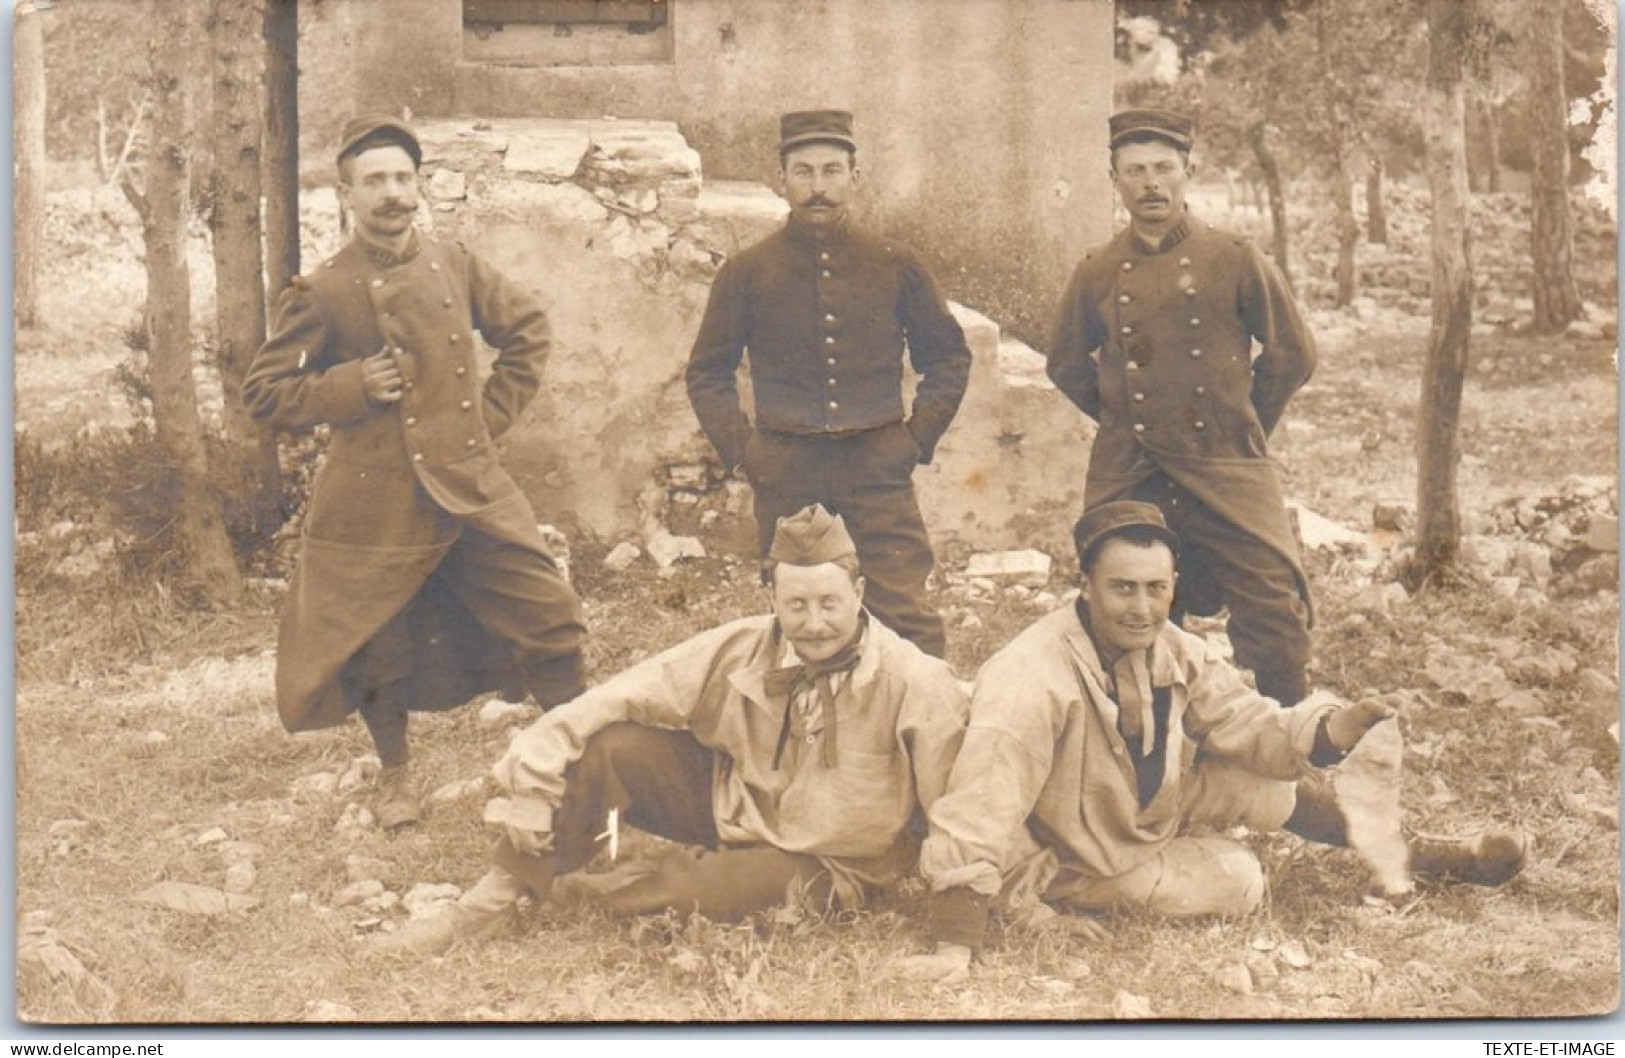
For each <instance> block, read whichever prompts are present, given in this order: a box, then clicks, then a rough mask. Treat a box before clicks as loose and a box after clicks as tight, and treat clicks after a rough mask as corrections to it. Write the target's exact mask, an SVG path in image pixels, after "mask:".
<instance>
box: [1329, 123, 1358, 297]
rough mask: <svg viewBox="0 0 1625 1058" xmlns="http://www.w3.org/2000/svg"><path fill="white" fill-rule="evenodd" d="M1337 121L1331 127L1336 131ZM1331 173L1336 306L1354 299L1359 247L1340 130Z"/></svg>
mask: <svg viewBox="0 0 1625 1058" xmlns="http://www.w3.org/2000/svg"><path fill="white" fill-rule="evenodd" d="M1341 124H1342V123H1341V122H1339V121H1336V120H1334V121H1333V125H1334V126H1338V127H1339V128H1340V126H1341ZM1332 140H1333V147H1332V150H1333V154H1334V156H1335V157H1334V160H1333V164H1334V165H1335V167H1336V168H1335V171H1334V175H1333V178H1332V189H1333V195H1334V196H1335V197H1336V199H1337V268H1336V278H1337V307H1338V308H1343V307H1344V306H1346V305H1348V304H1349V303H1350V302H1351V301H1353V300H1354V293H1355V283H1356V280H1357V276H1356V263H1355V256H1354V255H1355V249H1356V248H1357V247H1358V246H1359V244H1360V222H1359V221H1357V220H1355V219H1354V175H1353V174H1352V173H1351V172H1349V167H1350V164H1351V162H1350V159H1349V150H1348V143H1347V141H1346V140H1345V139H1344V135H1343V133H1342V132H1341V131H1337V132H1334V133H1333V134H1332Z"/></svg>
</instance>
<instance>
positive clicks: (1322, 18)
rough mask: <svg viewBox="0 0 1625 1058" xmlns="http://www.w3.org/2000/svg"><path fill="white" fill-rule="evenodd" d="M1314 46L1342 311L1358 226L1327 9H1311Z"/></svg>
mask: <svg viewBox="0 0 1625 1058" xmlns="http://www.w3.org/2000/svg"><path fill="white" fill-rule="evenodd" d="M1313 11H1314V19H1315V42H1316V47H1317V48H1318V51H1319V55H1320V61H1321V69H1322V76H1321V78H1320V84H1321V85H1322V90H1323V92H1324V96H1323V99H1324V102H1325V104H1326V111H1327V113H1328V115H1329V117H1330V120H1329V121H1328V122H1327V123H1326V124H1327V127H1326V132H1327V136H1328V138H1329V140H1330V147H1331V155H1332V157H1331V162H1332V199H1333V201H1334V203H1335V205H1336V207H1337V265H1336V268H1335V269H1334V278H1335V279H1336V282H1337V295H1336V302H1335V304H1336V306H1337V307H1338V308H1344V307H1346V306H1347V305H1348V304H1349V303H1350V302H1351V301H1353V300H1354V286H1355V280H1356V275H1355V260H1354V255H1355V250H1356V248H1357V247H1358V246H1359V244H1360V223H1359V221H1357V220H1355V219H1354V174H1353V173H1352V172H1351V167H1352V166H1353V159H1352V158H1351V157H1350V154H1351V153H1352V152H1351V146H1352V145H1351V143H1350V131H1351V130H1350V128H1349V126H1350V117H1349V107H1348V106H1347V105H1346V102H1345V100H1344V96H1343V88H1342V78H1341V76H1340V73H1341V69H1342V66H1343V62H1342V57H1341V56H1340V55H1339V54H1338V52H1337V43H1336V41H1334V40H1333V39H1332V38H1333V36H1334V35H1335V34H1336V30H1335V28H1334V27H1332V26H1330V25H1328V24H1327V23H1328V13H1327V5H1325V4H1317V5H1316V6H1315V7H1314V8H1313Z"/></svg>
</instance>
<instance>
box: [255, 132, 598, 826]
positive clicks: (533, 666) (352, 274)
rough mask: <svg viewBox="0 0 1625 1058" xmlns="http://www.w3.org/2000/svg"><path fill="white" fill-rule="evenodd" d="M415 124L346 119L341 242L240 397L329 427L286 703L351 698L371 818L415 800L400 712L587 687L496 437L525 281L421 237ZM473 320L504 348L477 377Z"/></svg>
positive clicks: (520, 384)
mask: <svg viewBox="0 0 1625 1058" xmlns="http://www.w3.org/2000/svg"><path fill="white" fill-rule="evenodd" d="M422 159H423V152H422V148H421V147H420V145H419V143H418V139H417V136H416V134H415V133H414V132H413V131H412V129H411V128H409V127H408V126H406V125H405V124H403V123H401V122H400V121H397V120H395V119H393V118H389V117H387V116H386V117H367V118H358V119H356V120H354V121H351V122H350V123H349V124H348V125H346V126H345V129H344V134H343V143H342V145H341V147H340V149H339V153H338V167H339V185H338V194H339V199H340V201H341V202H342V203H343V205H344V206H345V207H346V208H347V209H348V211H349V214H350V216H351V217H352V218H353V221H354V224H355V233H354V236H353V238H352V239H351V240H350V242H349V244H348V245H346V246H345V247H344V248H343V249H342V250H340V251H339V252H338V253H337V254H335V255H334V256H333V257H332V258H330V259H329V260H328V261H326V262H325V263H324V264H323V266H322V267H321V268H319V269H317V270H315V271H314V272H313V273H311V274H310V275H309V276H305V277H301V278H298V279H296V280H295V281H294V284H293V286H291V287H290V288H289V289H288V290H287V291H286V292H285V293H284V294H283V296H282V298H281V300H280V302H279V303H278V306H277V310H276V316H275V321H274V325H273V328H272V333H271V336H270V338H269V340H267V341H266V343H265V345H264V347H263V348H261V349H260V351H259V353H258V355H257V356H256V357H255V359H254V362H253V364H252V365H250V367H249V371H248V376H247V378H246V380H245V381H244V384H243V399H244V402H245V403H246V404H247V406H248V409H249V412H250V414H252V415H253V416H254V417H255V418H256V419H259V420H261V421H263V422H266V423H269V424H270V425H271V426H273V427H275V428H277V429H283V430H296V429H308V428H310V427H313V426H316V425H319V424H324V423H325V424H327V425H328V426H329V427H330V428H331V430H332V439H331V444H330V446H329V448H328V452H327V461H326V464H325V465H324V466H323V467H322V469H321V471H320V473H319V474H318V475H317V477H316V481H315V484H314V486H313V488H312V492H311V496H310V505H309V508H308V511H307V513H306V517H305V526H304V535H303V539H302V541H301V554H300V560H299V568H298V570H297V571H296V572H295V574H294V576H293V579H292V582H291V583H290V585H289V590H288V600H287V603H286V606H285V609H284V611H283V615H282V626H281V630H280V632H279V635H278V641H277V675H276V686H277V706H278V711H279V712H280V713H281V716H282V721H283V723H284V725H286V726H287V727H288V729H289V730H291V731H305V730H310V729H313V728H321V727H326V726H330V725H333V724H338V723H341V722H343V720H344V719H345V717H346V716H348V714H349V713H350V712H352V711H357V710H359V711H360V713H361V717H362V719H363V720H364V721H365V722H366V725H367V730H368V732H369V733H370V734H371V735H372V739H373V742H374V744H375V745H376V746H377V748H378V757H379V761H380V763H381V764H382V765H383V772H382V777H381V779H380V790H379V793H380V796H379V801H378V805H377V815H378V820H379V823H380V824H381V825H382V826H384V827H386V828H389V827H395V826H400V825H404V824H407V823H411V822H414V821H415V820H416V819H417V818H418V817H419V813H420V807H419V803H418V798H417V793H416V789H415V784H414V783H413V782H412V780H411V779H410V777H409V774H408V771H407V759H408V751H407V738H406V735H407V712H408V711H409V710H414V709H444V708H450V707H452V706H456V705H460V704H462V703H463V702H466V701H467V700H468V699H469V698H471V697H473V696H474V695H476V694H478V693H480V692H482V691H486V690H491V689H494V688H497V687H503V688H504V689H505V690H507V691H508V692H509V693H515V694H516V693H522V692H523V691H526V690H528V691H529V692H530V693H531V695H532V696H533V697H534V698H535V699H536V701H537V702H538V703H539V704H540V705H542V706H543V707H544V708H545V707H547V706H551V705H555V704H557V703H559V702H562V701H566V700H568V699H570V698H573V697H575V696H576V695H577V694H579V693H580V692H581V691H582V690H584V689H585V686H586V685H585V679H584V675H583V669H582V661H581V645H582V640H583V638H584V636H585V634H586V631H585V628H584V626H583V624H582V618H581V609H580V603H579V600H578V599H577V598H576V595H575V592H574V591H573V590H572V589H571V587H570V585H569V583H568V582H567V581H566V580H565V578H564V576H563V575H562V574H561V572H560V570H559V568H558V565H557V564H556V563H555V561H554V559H553V557H552V556H551V555H550V554H549V553H548V551H547V549H546V547H545V546H544V544H543V541H542V536H541V532H540V530H539V528H538V527H537V524H536V515H535V513H534V512H533V511H532V509H531V505H530V502H529V501H528V500H527V499H526V498H525V495H524V493H522V492H520V490H519V486H518V485H517V484H515V483H514V481H513V479H512V478H511V477H509V476H508V473H507V471H506V470H504V469H503V467H502V464H501V462H500V461H499V459H498V457H497V451H496V447H495V445H494V443H493V438H495V437H497V436H499V435H500V434H501V433H502V432H503V431H505V430H506V429H508V427H509V426H511V425H512V424H513V423H514V421H515V420H516V419H517V418H518V417H519V413H520V412H521V411H522V410H523V409H524V407H525V406H526V405H527V404H528V403H529V402H530V400H531V398H532V397H534V396H535V395H536V391H537V389H538V388H539V387H540V385H541V371H542V364H543V362H544V360H545V359H546V356H547V353H548V349H549V347H550V344H551V338H550V334H549V329H548V324H547V318H546V316H545V315H544V314H543V312H542V310H541V307H540V306H539V305H538V304H537V303H536V301H535V299H534V298H533V297H532V296H531V295H530V294H529V293H528V292H526V291H525V290H522V289H521V288H520V287H518V286H517V285H516V284H514V283H513V282H512V281H510V280H508V279H506V278H505V277H503V276H502V275H501V274H499V273H498V272H497V271H496V270H494V269H493V268H492V267H491V266H490V265H488V264H486V263H485V262H484V261H482V260H481V259H480V258H479V257H476V256H474V255H473V254H471V253H469V252H468V251H467V250H465V249H463V248H462V247H461V246H459V245H456V244H453V243H441V242H438V241H436V240H433V239H431V238H429V237H428V236H426V235H422V234H420V233H419V232H418V230H417V229H416V227H415V226H414V224H413V218H414V217H415V215H416V213H417V204H418V166H419V165H420V164H421V162H422ZM476 333H477V334H479V335H480V336H481V337H483V338H484V339H485V341H486V342H487V343H489V344H490V346H491V347H492V348H493V349H495V350H496V362H495V364H494V366H493V367H492V370H491V373H490V376H489V378H487V379H486V380H485V381H484V382H483V383H482V382H481V380H480V371H479V364H478V362H477V360H476V354H475V349H474V346H475V335H476Z"/></svg>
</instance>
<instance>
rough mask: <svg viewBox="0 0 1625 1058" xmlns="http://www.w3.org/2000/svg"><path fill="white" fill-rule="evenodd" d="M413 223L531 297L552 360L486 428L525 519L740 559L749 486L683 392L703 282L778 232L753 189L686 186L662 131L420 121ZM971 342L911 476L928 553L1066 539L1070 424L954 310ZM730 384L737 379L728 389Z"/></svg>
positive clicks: (1072, 467)
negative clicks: (702, 540) (455, 241)
mask: <svg viewBox="0 0 1625 1058" xmlns="http://www.w3.org/2000/svg"><path fill="white" fill-rule="evenodd" d="M419 129H420V132H421V134H422V137H423V141H424V150H425V157H424V168H423V173H424V181H425V191H426V205H425V213H424V216H423V218H422V219H423V222H424V223H425V224H426V225H427V226H428V227H430V228H431V229H432V230H434V231H435V232H436V233H437V234H440V235H444V236H448V237H454V238H460V239H464V240H465V241H466V242H467V243H468V244H469V245H470V246H471V247H473V248H476V249H477V250H478V251H479V252H481V253H482V254H484V255H485V256H486V257H488V258H489V259H490V260H492V261H493V262H494V263H495V264H497V265H498V266H499V267H501V268H503V269H504V270H506V271H508V272H509V273H510V274H512V275H514V276H515V277H516V278H518V279H519V281H520V282H522V283H523V284H525V285H526V286H527V287H529V288H531V289H532V290H534V291H535V292H536V293H537V295H538V296H539V297H540V298H541V300H542V301H543V303H544V305H545V306H546V308H547V310H548V313H549V316H550V319H551V320H552V323H553V330H554V339H555V351H554V354H553V357H552V359H551V361H550V363H549V365H548V368H547V373H546V383H545V386H544V389H543V391H542V394H541V396H540V397H539V398H538V399H537V401H536V402H535V404H534V405H533V406H532V408H531V409H530V410H528V411H527V413H526V415H525V416H524V418H523V419H522V420H521V422H520V424H519V425H518V426H516V427H515V429H514V430H513V431H512V432H511V433H510V434H509V435H508V436H506V437H505V438H504V439H503V446H504V449H505V458H506V460H507V462H508V465H509V466H510V467H511V468H512V469H513V471H514V473H515V476H516V477H517V478H518V479H519V481H520V483H521V484H522V485H523V486H524V487H525V489H526V491H527V492H528V493H529V494H530V495H531V496H532V498H533V499H534V500H535V502H536V505H537V508H538V511H539V512H540V513H541V515H542V516H543V517H544V518H546V519H548V520H550V521H553V522H555V523H556V524H559V525H560V526H562V527H563V528H565V529H566V530H567V531H569V532H570V533H571V534H572V535H575V536H578V537H584V538H588V539H592V540H595V541H598V542H600V543H602V544H604V545H606V546H607V545H609V544H613V543H616V542H619V541H621V540H626V539H633V538H638V537H641V538H642V539H643V541H644V542H645V543H647V541H648V539H649V537H650V536H651V534H653V533H654V532H656V531H658V530H659V529H661V528H668V527H669V528H672V529H675V530H676V531H678V532H693V531H698V530H699V529H701V528H704V529H706V530H707V531H708V533H709V536H708V537H707V539H710V540H711V541H713V543H714V544H720V545H721V546H725V547H730V548H733V549H737V550H748V549H749V547H750V546H752V541H753V539H754V536H753V532H752V530H751V529H750V522H749V504H748V493H747V492H746V491H744V487H743V485H742V483H738V482H729V481H726V480H725V479H724V474H723V470H722V468H721V467H720V466H719V465H718V464H717V461H716V457H715V454H714V453H713V452H712V450H711V448H710V446H709V444H708V443H707V442H706V440H705V438H704V436H703V435H702V434H701V433H700V431H699V425H698V422H697V421H696V420H695V418H694V413H693V410H692V409H691V407H690V406H689V403H688V397H687V391H686V389H685V387H684V384H683V368H684V365H685V364H686V362H687V357H688V351H689V348H690V346H691V345H692V343H693V339H694V334H695V332H696V331H697V330H698V327H699V320H700V316H701V314H702V312H703V310H704V306H705V300H706V297H707V294H708V291H709V285H710V280H711V278H712V277H713V276H714V274H715V271H716V268H717V267H718V265H719V264H720V263H721V262H722V261H723V260H725V259H726V258H727V256H728V255H730V254H732V253H734V252H736V251H737V250H738V249H740V248H741V247H743V246H746V245H749V244H750V243H752V242H754V241H756V240H757V239H759V238H761V237H762V236H764V235H766V234H767V233H768V232H770V231H772V230H775V229H776V228H778V227H779V226H780V225H781V224H782V223H783V218H784V213H785V205H784V203H783V201H782V200H781V199H780V198H779V197H778V196H777V195H775V194H773V193H772V192H771V191H769V190H768V189H767V188H765V187H762V186H760V185H756V184H749V183H742V182H735V181H720V182H719V181H709V180H705V179H703V178H702V172H701V164H700V158H699V155H698V153H697V152H695V150H694V149H693V148H692V147H691V146H690V145H689V144H688V143H687V141H686V140H685V139H684V138H683V137H682V135H681V134H680V133H679V131H678V130H677V127H676V126H675V125H673V124H671V123H669V122H653V121H570V120H541V119H511V120H489V121H463V120H450V121H426V122H420V125H419ZM955 312H956V314H957V315H958V316H959V318H960V320H961V322H962V323H963V324H964V326H965V328H966V332H967V335H968V337H969V339H970V343H971V346H972V350H973V353H974V362H973V369H972V377H971V384H970V389H969V392H968V393H967V396H966V399H965V403H964V405H963V407H962V409H961V411H960V414H959V416H958V417H957V419H956V420H955V422H954V424H953V426H952V427H951V428H950V430H949V431H948V433H947V434H946V436H945V437H944V438H943V440H942V443H941V445H940V446H939V448H938V453H937V458H936V461H935V463H934V464H933V465H932V466H930V467H926V468H922V469H921V471H920V472H919V474H918V477H917V481H918V482H919V485H920V491H921V503H922V506H923V507H924V508H925V512H926V519H927V523H928V524H929V525H930V526H931V528H932V531H933V535H934V536H935V537H936V539H937V542H938V544H939V545H948V544H951V543H953V542H956V541H957V542H959V543H962V544H964V545H966V546H968V547H976V548H1002V547H1025V546H1041V545H1046V544H1047V545H1050V546H1052V547H1060V548H1061V549H1062V553H1064V549H1065V547H1066V541H1067V536H1066V533H1067V530H1068V528H1069V527H1070V523H1071V518H1072V517H1075V514H1076V512H1077V510H1079V509H1080V504H1081V499H1082V492H1081V487H1082V481H1083V471H1084V465H1085V460H1086V456H1087V444H1086V426H1087V420H1085V419H1084V418H1083V416H1081V415H1079V414H1078V413H1077V412H1076V411H1074V410H1073V409H1072V408H1071V406H1070V405H1069V404H1067V402H1066V401H1065V400H1064V399H1063V398H1061V397H1060V396H1059V394H1057V393H1056V392H1055V390H1054V389H1053V388H1052V387H1051V386H1050V385H1049V383H1048V381H1047V380H1046V379H1044V377H1043V373H1042V361H1041V360H1040V359H1039V358H1038V357H1037V355H1036V354H1034V353H1033V352H1032V351H1031V350H1029V349H1026V348H1025V347H1024V346H1021V345H1020V344H1019V343H1015V342H1011V341H1007V340H1004V339H1002V338H1001V336H1000V333H999V328H998V326H997V325H996V324H994V323H993V322H992V321H991V320H989V319H987V318H986V317H984V316H981V315H979V314H977V313H975V312H972V311H970V310H968V309H964V308H962V307H959V306H955ZM744 381H745V383H746V389H747V392H748V378H747V379H745V380H744Z"/></svg>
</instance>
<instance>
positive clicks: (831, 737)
mask: <svg viewBox="0 0 1625 1058" xmlns="http://www.w3.org/2000/svg"><path fill="white" fill-rule="evenodd" d="M868 617H869V615H868V614H867V613H860V614H859V615H858V630H857V632H856V633H854V634H853V636H852V638H851V640H849V641H848V642H847V644H846V645H845V646H843V647H842V648H841V649H840V650H837V651H836V652H835V653H834V654H831V655H830V656H829V657H827V658H825V659H824V660H823V661H809V662H806V663H804V664H797V665H786V666H784V667H783V668H777V669H774V670H773V671H772V672H769V673H768V674H767V679H766V680H765V681H764V683H765V685H766V688H767V693H769V694H772V695H780V694H782V695H784V696H785V698H784V721H783V723H781V724H780V725H779V743H778V746H777V747H776V748H775V749H774V750H773V768H774V770H775V771H776V770H778V767H779V763H780V761H782V760H783V759H784V747H785V744H786V743H787V742H789V741H790V718H791V715H792V713H793V711H794V709H795V699H796V694H797V692H798V691H802V690H807V691H809V692H810V691H813V690H816V691H817V693H818V701H819V705H820V707H821V708H822V709H823V713H824V745H823V763H824V767H826V768H833V767H834V766H835V759H836V751H835V687H834V682H833V680H834V677H835V674H836V673H841V672H850V671H851V670H852V669H855V668H857V665H858V659H859V657H860V652H861V648H862V646H863V633H864V630H865V629H866V628H867V627H868Z"/></svg>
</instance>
